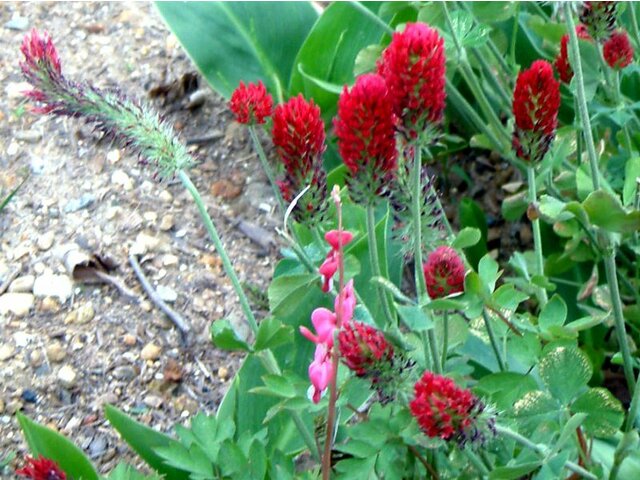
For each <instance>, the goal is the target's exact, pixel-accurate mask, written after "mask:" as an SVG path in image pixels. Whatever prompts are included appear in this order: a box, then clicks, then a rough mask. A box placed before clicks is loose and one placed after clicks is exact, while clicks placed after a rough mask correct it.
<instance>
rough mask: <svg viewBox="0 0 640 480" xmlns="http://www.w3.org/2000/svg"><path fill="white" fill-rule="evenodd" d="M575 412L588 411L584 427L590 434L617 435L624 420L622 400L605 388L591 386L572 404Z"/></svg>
mask: <svg viewBox="0 0 640 480" xmlns="http://www.w3.org/2000/svg"><path fill="white" fill-rule="evenodd" d="M571 411H572V412H574V413H578V412H582V413H586V414H587V415H588V416H587V419H586V420H585V421H584V424H583V427H584V429H585V431H586V432H587V434H588V435H594V436H597V437H610V436H612V435H615V433H616V432H617V431H618V429H619V428H620V427H621V426H622V422H623V421H624V409H623V408H622V404H621V403H620V400H618V399H617V398H616V397H614V396H613V395H612V394H611V392H610V391H609V390H607V389H605V388H600V387H598V388H590V389H589V390H587V391H586V392H585V393H583V394H582V395H580V396H579V397H578V398H576V401H575V402H573V404H572V405H571Z"/></svg>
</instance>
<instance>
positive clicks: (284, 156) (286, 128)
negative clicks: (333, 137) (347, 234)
mask: <svg viewBox="0 0 640 480" xmlns="http://www.w3.org/2000/svg"><path fill="white" fill-rule="evenodd" d="M272 139H273V144H274V145H275V146H276V152H277V154H278V157H279V158H280V161H281V162H282V166H283V167H284V177H283V178H282V179H281V180H280V181H279V182H278V186H279V187H280V191H281V193H282V197H283V198H284V200H286V201H287V202H291V201H292V200H293V199H294V198H295V197H296V196H297V195H298V194H299V193H300V192H301V191H302V190H303V189H304V188H305V187H307V186H308V187H309V189H308V190H307V192H306V193H305V194H304V195H303V196H302V197H301V198H300V199H299V200H298V203H297V204H296V207H295V209H294V210H293V214H294V217H295V218H296V220H298V221H300V222H318V221H320V220H321V219H322V214H323V213H324V211H325V210H326V205H325V198H326V174H325V172H324V170H323V168H322V154H323V153H324V151H325V148H326V145H325V133H324V122H323V121H322V117H321V116H320V108H318V106H317V105H315V104H314V102H313V100H310V101H307V100H305V99H304V97H303V96H302V94H300V95H298V96H297V97H293V98H291V99H290V100H289V101H287V102H286V103H283V104H281V105H278V106H277V107H276V109H275V112H274V114H273V130H272Z"/></svg>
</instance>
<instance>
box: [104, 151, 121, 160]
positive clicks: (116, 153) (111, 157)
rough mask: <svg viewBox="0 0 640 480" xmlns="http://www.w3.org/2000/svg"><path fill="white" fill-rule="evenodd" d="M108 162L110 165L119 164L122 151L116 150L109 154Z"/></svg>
mask: <svg viewBox="0 0 640 480" xmlns="http://www.w3.org/2000/svg"><path fill="white" fill-rule="evenodd" d="M107 160H108V161H109V163H118V162H119V161H120V150H118V149H114V150H111V151H109V153H107Z"/></svg>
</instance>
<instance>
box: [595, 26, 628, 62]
mask: <svg viewBox="0 0 640 480" xmlns="http://www.w3.org/2000/svg"><path fill="white" fill-rule="evenodd" d="M602 53H603V55H604V59H605V60H606V62H607V64H608V65H609V66H610V67H611V68H613V69H614V70H622V69H623V68H624V67H626V66H627V65H629V64H630V63H631V62H633V47H632V46H631V42H630V41H629V36H628V35H627V32H625V31H618V32H614V33H612V34H611V36H610V37H609V39H608V40H607V41H606V42H605V43H604V45H603V47H602Z"/></svg>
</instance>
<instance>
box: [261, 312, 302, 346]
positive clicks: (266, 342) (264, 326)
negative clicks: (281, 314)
mask: <svg viewBox="0 0 640 480" xmlns="http://www.w3.org/2000/svg"><path fill="white" fill-rule="evenodd" d="M292 339H293V328H291V326H289V325H283V324H282V322H280V321H279V320H277V319H276V318H274V317H268V318H265V319H264V320H262V321H261V322H260V326H259V327H258V333H257V335H256V341H255V343H254V345H253V348H254V349H255V350H256V351H258V350H264V349H267V348H269V349H274V348H276V347H279V346H280V345H283V344H285V343H289V342H291V340H292Z"/></svg>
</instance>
